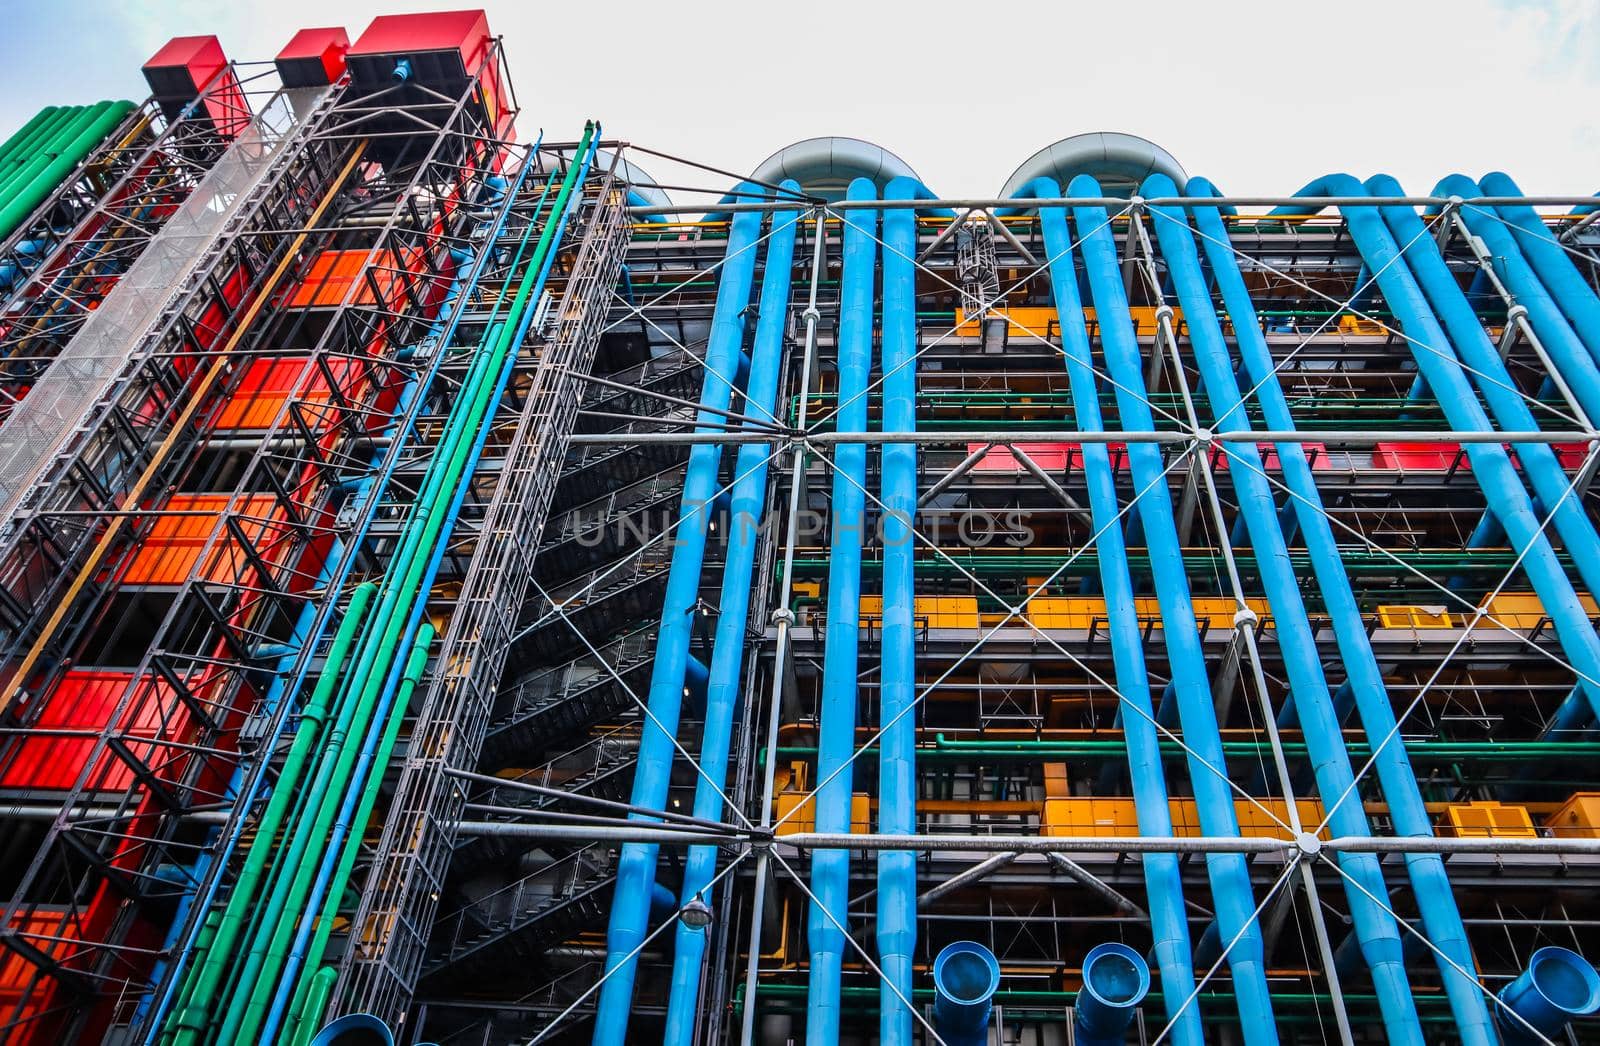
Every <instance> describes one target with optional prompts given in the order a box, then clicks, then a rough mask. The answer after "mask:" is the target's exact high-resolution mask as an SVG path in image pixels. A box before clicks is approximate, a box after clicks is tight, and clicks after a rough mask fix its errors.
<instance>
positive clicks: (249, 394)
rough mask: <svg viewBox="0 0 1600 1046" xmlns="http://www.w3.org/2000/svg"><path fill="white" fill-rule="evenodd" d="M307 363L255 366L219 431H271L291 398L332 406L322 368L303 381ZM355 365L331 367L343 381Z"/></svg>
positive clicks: (301, 360) (286, 361)
mask: <svg viewBox="0 0 1600 1046" xmlns="http://www.w3.org/2000/svg"><path fill="white" fill-rule="evenodd" d="M306 359H307V357H304V356H298V357H289V358H287V359H260V360H255V361H254V362H252V363H251V364H250V367H249V369H248V370H247V371H246V372H245V375H244V377H243V379H241V380H240V382H239V387H238V390H237V391H236V392H235V393H234V394H233V395H232V396H230V397H228V401H227V402H226V403H224V404H223V406H222V410H221V412H220V413H219V414H218V415H217V424H216V427H217V428H218V429H265V428H270V427H271V426H272V423H273V421H274V420H276V419H277V417H278V412H279V411H280V410H282V409H283V405H284V403H285V402H286V401H288V400H289V399H291V398H295V399H299V400H300V401H301V402H303V403H306V404H310V405H316V404H325V403H327V402H329V400H331V399H332V398H333V394H332V392H331V390H330V389H329V387H328V381H327V378H326V377H325V376H324V375H323V373H322V371H321V369H320V368H319V369H317V370H313V371H312V372H311V373H309V374H307V375H306V376H305V378H304V379H303V380H302V379H301V376H300V372H301V370H302V369H304V367H305V365H306ZM353 362H354V361H352V360H345V359H336V360H330V361H328V366H329V369H330V370H332V371H333V373H334V374H336V375H338V376H339V378H340V380H341V381H343V380H344V377H345V373H346V371H347V370H348V369H349V368H350V367H351V366H352V365H353Z"/></svg>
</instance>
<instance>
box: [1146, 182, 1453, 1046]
mask: <svg viewBox="0 0 1600 1046" xmlns="http://www.w3.org/2000/svg"><path fill="white" fill-rule="evenodd" d="M1141 191H1142V192H1143V193H1144V195H1146V196H1154V197H1160V196H1176V195H1177V194H1178V190H1177V186H1176V185H1174V184H1173V182H1172V179H1170V178H1168V177H1166V176H1165V175H1159V174H1157V175H1152V176H1150V177H1149V178H1148V179H1146V180H1145V183H1144V186H1143V188H1142V189H1141ZM1151 214H1152V215H1153V217H1154V219H1155V221H1154V224H1155V231H1156V238H1157V240H1158V241H1159V242H1160V244H1161V254H1162V256H1163V257H1164V258H1165V259H1166V262H1167V271H1168V273H1169V274H1170V275H1171V277H1172V280H1173V284H1174V286H1175V287H1176V289H1177V293H1178V300H1179V302H1180V304H1181V305H1182V306H1183V314H1184V318H1185V319H1186V320H1187V321H1188V325H1189V340H1190V345H1191V347H1192V352H1193V356H1194V359H1195V362H1196V364H1197V365H1198V367H1199V370H1200V379H1201V385H1202V388H1203V389H1204V391H1205V397H1206V400H1207V402H1208V403H1209V404H1210V407H1211V413H1212V416H1213V419H1214V425H1215V429H1216V431H1218V432H1225V433H1226V432H1249V431H1250V429H1251V427H1252V426H1251V424H1250V419H1249V416H1248V414H1246V412H1245V406H1244V403H1243V401H1242V400H1241V398H1240V395H1239V385H1238V381H1237V379H1236V378H1235V377H1234V372H1233V366H1232V362H1231V360H1230V359H1229V353H1228V344H1227V341H1226V340H1225V339H1224V337H1223V333H1222V324H1221V322H1220V321H1219V320H1218V318H1217V314H1216V310H1215V307H1214V306H1213V304H1212V298H1211V292H1210V289H1209V288H1208V287H1207V286H1206V282H1205V278H1204V277H1203V275H1202V274H1201V271H1200V264H1199V256H1198V254H1197V252H1196V250H1195V244H1194V236H1193V234H1192V233H1191V232H1190V230H1189V222H1188V220H1187V219H1186V218H1185V217H1184V212H1183V211H1182V210H1179V209H1177V208H1169V207H1153V208H1151ZM1222 446H1223V448H1224V450H1225V452H1226V453H1227V454H1228V455H1230V456H1231V457H1233V458H1235V459H1237V460H1235V461H1234V462H1233V464H1232V467H1231V468H1229V469H1228V476H1229V478H1230V479H1231V481H1232V483H1233V488H1234V492H1235V495H1236V497H1237V500H1238V503H1239V511H1240V518H1241V519H1243V520H1244V522H1245V526H1246V529H1247V531H1248V533H1249V536H1250V543H1251V545H1252V546H1253V547H1254V549H1255V553H1256V566H1257V569H1258V570H1259V572H1260V576H1261V584H1262V587H1263V588H1264V589H1265V591H1266V595H1267V598H1268V601H1269V602H1270V604H1271V606H1272V613H1273V619H1274V620H1275V621H1276V622H1277V639H1278V646H1279V649H1280V651H1281V653H1282V655H1283V663H1284V670H1285V672H1286V674H1287V675H1288V677H1289V689H1290V691H1291V692H1292V693H1293V694H1294V695H1295V709H1296V711H1297V712H1298V714H1299V718H1300V724H1301V728H1302V733H1303V734H1304V737H1305V742H1306V752H1307V755H1308V756H1309V757H1310V761H1311V767H1312V773H1313V775H1314V776H1315V778H1316V782H1317V790H1318V791H1319V792H1320V793H1321V795H1322V799H1323V804H1324V806H1325V808H1326V809H1327V811H1328V823H1329V825H1330V826H1331V827H1332V829H1333V831H1334V834H1336V835H1342V836H1367V835H1371V834H1372V832H1371V826H1370V825H1368V824H1367V818H1366V814H1365V812H1364V811H1363V809H1362V806H1361V795H1360V792H1359V791H1358V790H1357V789H1356V787H1355V774H1354V772H1353V771H1352V770H1351V766H1350V753H1349V751H1348V750H1347V749H1346V748H1345V744H1344V736H1343V734H1342V733H1341V732H1340V729H1339V717H1338V715H1337V713H1336V712H1335V711H1334V707H1333V701H1332V697H1331V693H1330V691H1329V687H1328V680H1327V677H1326V676H1325V675H1324V674H1323V671H1322V658H1321V655H1320V654H1319V652H1318V650H1317V641H1316V637H1315V636H1314V635H1313V634H1312V631H1311V622H1310V619H1309V618H1308V617H1307V616H1306V607H1305V601H1304V599H1303V597H1302V596H1301V594H1300V585H1299V582H1298V580H1297V579H1296V578H1295V573H1294V567H1293V565H1292V564H1291V563H1290V561H1289V549H1288V547H1287V546H1286V544H1285V543H1284V540H1283V528H1282V527H1281V526H1280V525H1279V523H1278V507H1277V504H1276V502H1275V501H1274V500H1273V497H1272V489H1271V487H1270V485H1269V484H1268V482H1267V477H1266V473H1265V465H1264V464H1263V462H1262V460H1261V452H1260V451H1259V449H1258V448H1257V447H1256V445H1255V444H1254V443H1251V442H1239V443H1224V444H1222ZM1337 860H1338V862H1339V867H1340V868H1341V869H1343V871H1344V873H1345V876H1346V879H1345V883H1344V888H1345V895H1346V899H1347V900H1348V902H1349V905H1350V915H1351V919H1352V921H1353V922H1354V924H1355V934H1356V938H1357V940H1359V941H1360V942H1361V952H1362V955H1363V956H1365V958H1366V960H1367V964H1368V966H1369V967H1371V969H1372V981H1373V986H1374V990H1375V992H1376V994H1377V996H1378V1004H1379V1008H1380V1009H1381V1011H1382V1013H1383V1019H1384V1025H1385V1028H1386V1030H1387V1031H1388V1035H1389V1039H1390V1041H1391V1042H1409V1043H1417V1044H1420V1043H1421V1042H1422V1041H1423V1039H1422V1025H1421V1022H1420V1021H1419V1020H1418V1019H1417V1009H1416V1001H1415V1000H1414V999H1413V998H1412V996H1411V989H1410V986H1409V984H1408V983H1407V981H1406V969H1405V959H1404V956H1403V954H1402V951H1401V946H1400V931H1399V929H1398V928H1397V926H1396V925H1395V919H1394V917H1393V916H1392V915H1391V914H1389V912H1387V911H1386V910H1384V908H1383V907H1382V906H1381V905H1380V904H1379V903H1378V901H1377V900H1376V898H1380V897H1383V896H1385V894H1386V891H1387V887H1386V886H1385V884H1384V880H1383V871H1382V869H1381V868H1380V867H1379V864H1378V859H1377V857H1376V856H1374V855H1372V854H1350V853H1341V854H1340V855H1339V856H1338V858H1337Z"/></svg>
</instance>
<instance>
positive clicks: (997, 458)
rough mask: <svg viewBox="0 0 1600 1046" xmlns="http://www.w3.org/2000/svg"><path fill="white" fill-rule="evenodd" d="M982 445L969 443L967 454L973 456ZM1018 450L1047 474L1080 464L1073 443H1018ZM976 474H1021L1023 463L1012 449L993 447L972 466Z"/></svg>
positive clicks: (1075, 446)
mask: <svg viewBox="0 0 1600 1046" xmlns="http://www.w3.org/2000/svg"><path fill="white" fill-rule="evenodd" d="M982 446H983V444H982V443H968V444H967V453H968V454H972V453H974V452H976V451H977V450H978V448H980V447H982ZM1016 447H1017V449H1018V450H1020V451H1022V452H1023V453H1024V454H1026V455H1028V457H1030V458H1032V459H1033V460H1034V462H1035V463H1037V464H1038V466H1039V467H1040V468H1042V469H1044V470H1045V471H1046V472H1061V471H1064V470H1065V469H1066V468H1067V467H1068V466H1069V465H1077V464H1078V463H1079V457H1080V456H1079V454H1078V448H1077V445H1076V444H1073V443H1018V444H1016ZM972 470H973V471H974V472H1021V471H1022V463H1021V462H1020V461H1018V460H1017V458H1016V455H1014V454H1012V453H1011V448H1010V447H992V448H990V450H989V453H987V454H985V455H984V456H983V457H982V458H979V459H978V463H977V464H976V465H974V466H972Z"/></svg>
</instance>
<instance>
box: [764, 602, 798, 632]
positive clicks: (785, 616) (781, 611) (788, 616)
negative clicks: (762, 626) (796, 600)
mask: <svg viewBox="0 0 1600 1046" xmlns="http://www.w3.org/2000/svg"><path fill="white" fill-rule="evenodd" d="M768 620H770V621H771V622H772V623H773V624H774V625H788V626H790V627H791V628H792V627H794V621H795V617H794V611H793V610H790V609H789V608H788V607H779V608H778V609H776V610H774V611H773V612H772V617H771V618H769V619H768Z"/></svg>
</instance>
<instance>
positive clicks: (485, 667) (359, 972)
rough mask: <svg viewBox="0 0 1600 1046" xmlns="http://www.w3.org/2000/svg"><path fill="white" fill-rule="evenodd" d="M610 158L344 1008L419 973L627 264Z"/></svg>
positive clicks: (596, 185) (478, 550)
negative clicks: (467, 782) (579, 386)
mask: <svg viewBox="0 0 1600 1046" xmlns="http://www.w3.org/2000/svg"><path fill="white" fill-rule="evenodd" d="M573 162H577V160H576V158H574V161H573ZM613 170H614V168H613V169H610V170H605V171H600V170H598V169H597V170H596V171H594V172H592V173H591V175H590V177H589V179H588V184H586V185H585V186H583V196H582V198H581V200H579V201H578V203H577V204H576V210H575V212H574V219H575V222H574V227H572V228H569V230H568V236H570V237H572V240H569V241H568V242H575V243H576V244H577V249H576V251H575V252H572V254H570V255H569V257H571V259H572V260H571V262H570V268H569V269H567V275H566V277H565V284H564V286H563V287H561V288H560V290H559V293H558V294H557V293H555V292H554V291H552V292H551V300H552V301H553V303H554V304H553V305H552V306H551V312H550V314H549V316H548V318H547V321H546V324H547V329H541V330H540V331H537V332H535V334H534V335H533V336H532V337H531V338H530V339H529V342H528V344H527V345H526V347H525V348H524V350H523V351H524V353H525V354H526V355H527V358H528V360H529V363H530V364H531V369H530V371H529V372H528V376H527V378H526V386H525V387H524V388H522V389H521V390H520V398H521V404H520V408H521V409H520V411H519V412H518V413H517V414H516V415H515V425H514V428H512V430H511V433H510V435H509V439H508V440H507V441H506V443H505V452H504V457H503V459H502V462H503V463H502V464H501V466H500V470H499V474H498V477H497V482H496V486H495V490H494V495H493V498H492V500H491V501H490V503H489V505H488V508H487V511H486V514H485V516H484V521H483V524H482V527H481V529H479V530H478V531H477V533H476V535H475V539H476V540H475V543H474V545H475V547H474V554H473V555H472V557H471V564H470V566H469V567H468V569H467V573H466V575H465V577H464V578H463V580H462V583H461V585H462V587H461V594H460V596H459V597H458V599H457V602H456V609H455V612H454V613H453V614H452V616H451V619H450V626H449V628H448V630H447V631H446V633H445V640H444V645H443V648H442V652H441V654H440V657H439V666H440V667H439V668H438V669H436V671H435V673H434V676H433V679H432V682H431V685H430V687H429V689H428V692H427V695H426V697H425V698H424V699H423V701H422V705H421V708H420V710H419V712H418V717H417V721H416V724H415V726H414V727H413V730H412V733H411V737H410V741H409V743H408V746H407V758H406V762H405V764H404V765H403V766H402V768H401V770H400V777H399V780H398V783H397V784H396V791H395V798H394V800H393V801H392V803H391V806H390V813H389V816H388V818H387V819H386V823H385V826H384V832H383V835H382V838H381V839H380V841H379V844H378V848H377V851H376V853H375V855H374V857H373V860H372V865H371V871H370V872H369V876H368V880H367V881H368V883H369V884H370V885H369V888H368V889H367V890H366V891H365V892H364V893H363V895H362V901H361V905H360V907H359V909H358V910H357V913H356V916H355V919H354V921H353V923H352V925H353V926H354V927H355V928H356V930H355V934H354V939H353V941H352V944H351V946H350V947H349V949H348V950H347V952H346V955H345V958H344V962H343V965H342V968H341V984H340V988H339V998H340V999H341V1000H342V1003H343V1005H344V1006H345V1007H346V1008H350V1007H355V1008H358V1009H361V1010H363V1011H367V1012H374V1013H382V1014H384V1015H385V1016H386V1018H387V1019H390V1020H396V1021H398V1020H399V1019H400V1018H401V1017H403V1016H404V1014H405V1012H406V1010H407V1009H408V1007H409V1005H410V1001H411V997H412V994H413V993H414V991H415V985H416V979H417V977H418V975H419V974H420V973H421V972H422V968H423V962H424V960H425V958H426V953H427V940H428V936H429V933H430V930H431V927H432V924H433V918H434V912H435V910H436V907H437V905H438V901H439V896H440V893H441V891H442V890H443V889H444V880H445V876H446V874H447V872H448V867H449V860H450V855H451V850H452V845H453V836H454V833H453V831H452V829H451V825H452V823H453V822H454V821H455V820H456V819H457V818H458V817H459V816H460V810H461V806H462V801H463V797H462V793H461V789H460V787H459V785H458V784H457V783H456V782H455V781H453V780H452V779H451V778H450V777H449V776H448V774H447V771H449V770H455V769H469V768H471V767H473V766H474V765H476V762H477V759H478V754H479V750H480V748H481V746H482V744H483V738H484V734H485V731H486V728H487V725H488V720H489V714H490V710H491V708H492V706H493V702H494V697H495V693H496V691H497V689H498V687H499V684H500V677H501V672H502V668H503V666H504V664H505V662H506V659H507V658H508V657H509V656H510V654H511V645H512V638H513V635H514V633H515V631H516V625H517V620H518V618H519V616H520V614H521V611H522V607H523V606H524V604H525V601H526V598H527V596H526V593H527V587H528V585H529V583H530V582H531V579H532V575H533V563H534V555H535V551H536V549H537V547H538V541H539V535H540V532H541V531H542V530H543V527H544V521H545V518H546V516H547V514H548V512H549V509H550V504H551V499H552V497H553V495H554V491H555V484H556V477H557V475H558V474H559V472H560V465H561V462H562V460H563V459H564V458H565V456H566V449H567V437H568V435H569V434H570V432H571V431H572V426H573V423H574V421H575V419H576V414H577V399H576V396H575V395H574V390H575V381H574V377H573V376H574V375H575V374H583V373H587V372H588V370H589V369H590V366H591V365H592V362H593V359H594V354H595V351H596V348H597V346H598V344H599V339H600V331H601V327H602V325H603V324H604V322H605V318H606V315H607V314H608V312H609V308H608V303H609V300H610V297H611V294H612V288H613V287H614V286H615V284H616V281H617V277H618V274H619V272H620V269H621V265H622V257H623V253H624V250H625V246H626V237H627V225H626V223H625V220H624V207H623V203H624V199H623V194H622V193H621V192H620V191H619V190H618V189H617V188H616V186H615V183H614V180H613V177H614V176H613ZM558 219H559V216H552V218H551V220H552V221H554V220H558ZM507 422H508V423H509V422H510V418H509V417H508V418H507Z"/></svg>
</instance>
